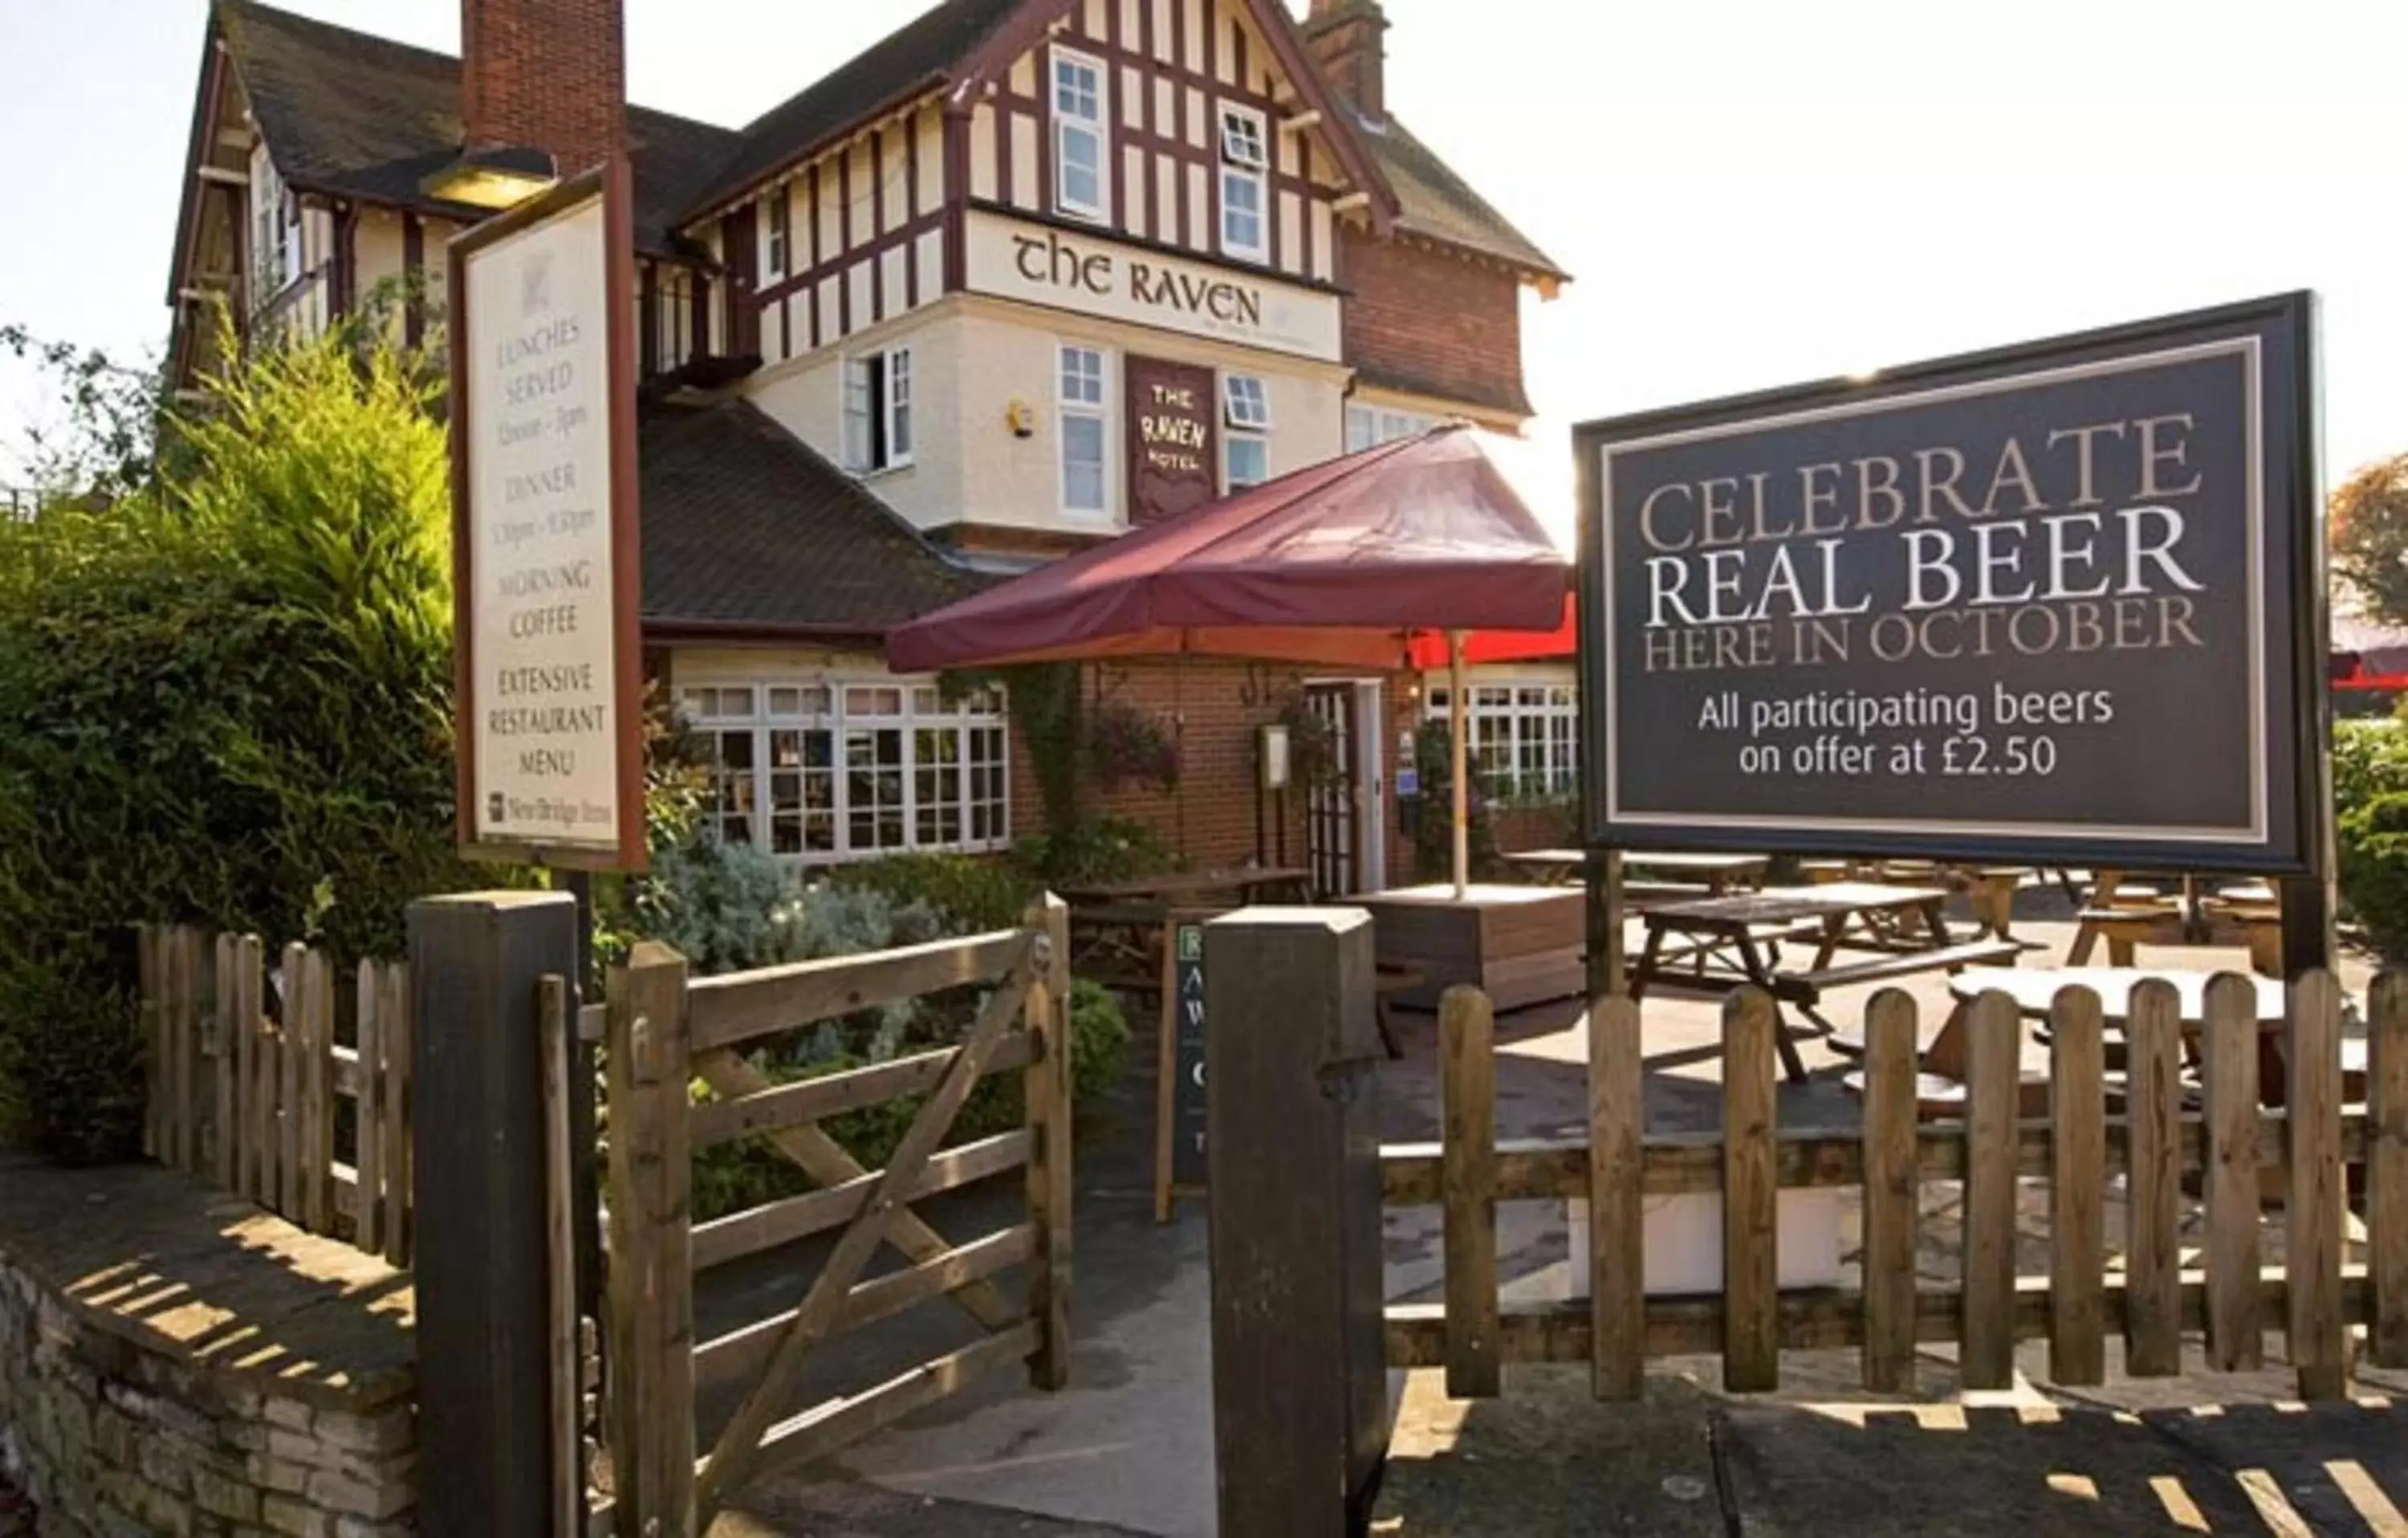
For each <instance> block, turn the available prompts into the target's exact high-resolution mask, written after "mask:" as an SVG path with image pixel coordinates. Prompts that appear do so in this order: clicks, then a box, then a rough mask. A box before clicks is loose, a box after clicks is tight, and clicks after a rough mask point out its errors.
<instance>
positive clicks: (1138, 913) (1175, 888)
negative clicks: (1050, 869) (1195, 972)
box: [1056, 865, 1312, 993]
mask: <svg viewBox="0 0 2408 1538" xmlns="http://www.w3.org/2000/svg"><path fill="white" fill-rule="evenodd" d="M1056 895H1057V896H1059V897H1060V898H1062V900H1063V901H1064V902H1066V903H1068V905H1069V909H1070V970H1071V972H1072V973H1073V974H1074V975H1076V976H1080V977H1086V978H1092V979H1094V980H1095V981H1097V982H1098V983H1102V984H1105V985H1108V986H1113V987H1119V988H1124V989H1126V990H1128V991H1130V992H1134V993H1146V992H1150V991H1152V990H1153V989H1154V988H1157V987H1159V986H1160V985H1161V976H1162V936H1163V930H1164V927H1165V926H1167V925H1168V923H1169V921H1170V915H1171V913H1172V912H1173V911H1174V910H1176V911H1181V912H1185V911H1188V910H1193V909H1212V910H1220V909H1227V908H1236V907H1242V906H1244V905H1245V904H1247V903H1251V902H1259V901H1263V900H1265V899H1266V898H1269V899H1273V900H1281V899H1284V900H1287V901H1293V902H1306V901H1310V900H1311V899H1312V871H1311V870H1306V869H1304V868H1303V867H1301V866H1286V865H1273V866H1243V867H1238V868H1235V869H1231V870H1177V871H1168V872H1166V873H1164V874H1162V875H1157V876H1139V877H1135V878H1132V879H1130V880H1126V881H1112V882H1091V883H1088V884H1084V885H1077V886H1067V887H1064V888H1062V889H1061V890H1060V891H1059V892H1058V893H1057V894H1056ZM1215 898H1234V899H1235V900H1233V901H1231V900H1220V901H1216V900H1213V899H1215Z"/></svg>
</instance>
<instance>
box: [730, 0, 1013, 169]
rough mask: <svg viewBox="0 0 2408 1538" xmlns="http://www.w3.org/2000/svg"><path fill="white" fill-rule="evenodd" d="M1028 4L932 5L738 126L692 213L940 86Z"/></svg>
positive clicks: (1006, 0)
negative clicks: (733, 146) (734, 139)
mask: <svg viewBox="0 0 2408 1538" xmlns="http://www.w3.org/2000/svg"><path fill="white" fill-rule="evenodd" d="M1027 3H1028V0H940V3H939V5H938V6H937V7H936V8H935V9H933V10H929V11H925V12H923V13H922V14H921V15H920V16H919V17H917V18H915V19H914V20H912V21H911V22H908V23H906V24H905V25H904V26H903V27H901V28H900V29H898V30H896V31H895V32H890V33H888V34H887V35H886V36H884V37H882V38H881V39H879V40H878V41H877V42H875V43H872V44H871V45H870V46H869V47H868V48H867V49H865V50H862V51H861V52H859V53H857V54H855V55H853V58H852V59H850V60H848V61H847V62H845V63H844V64H841V65H838V66H837V67H836V68H834V69H832V70H830V71H828V73H826V74H825V75H823V76H821V77H820V78H819V79H816V80H814V81H812V82H811V83H810V85H807V86H805V87H804V88H803V89H802V90H800V91H798V92H796V93H795V94H794V95H792V96H789V97H787V98H786V99H785V100H784V101H782V102H780V103H779V104H778V105H777V106H775V107H773V108H769V110H767V112H764V113H762V114H761V115H760V116H759V117H757V118H755V119H753V121H752V122H749V123H747V124H745V125H744V128H743V129H742V131H741V132H740V133H739V134H738V136H737V141H738V147H737V149H736V151H735V152H734V153H733V154H732V155H731V156H730V157H729V158H728V159H727V160H726V161H725V162H724V163H723V164H722V165H720V167H719V170H718V174H717V175H716V176H714V177H712V178H711V179H710V184H709V186H708V187H706V188H704V189H702V190H701V191H700V192H699V193H698V194H697V195H696V196H695V199H694V205H695V212H702V211H706V210H707V209H708V208H710V206H711V205H712V204H715V203H717V202H719V201H721V200H722V199H724V198H728V197H732V196H734V195H735V194H738V193H740V192H742V191H744V190H745V189H746V188H747V187H749V186H751V185H752V184H753V182H754V181H756V180H760V179H761V178H763V177H765V176H767V175H769V174H771V173H772V172H775V171H777V170H779V169H780V168H781V167H782V166H784V165H787V164H789V163H790V162H792V161H795V160H798V159H801V158H802V157H804V156H805V155H807V154H809V153H810V151H812V150H813V149H814V148H816V147H817V146H819V145H820V144H822V143H824V142H825V141H827V140H828V139H830V138H831V137H835V136H836V135H838V134H839V133H842V132H843V131H845V130H846V129H849V128H851V127H852V126H853V125H854V124H855V123H858V122H861V121H862V120H863V119H864V118H867V117H869V116H871V115H872V114H873V113H875V112H876V111H877V110H878V109H879V108H882V107H893V106H899V105H901V104H902V103H903V102H905V101H908V100H910V98H911V97H913V96H917V95H920V94H922V93H925V92H927V91H932V90H934V89H936V88H937V87H938V86H939V85H941V84H943V83H944V82H945V81H946V79H949V78H950V77H951V76H952V75H953V72H954V71H956V70H957V69H959V68H960V67H961V66H962V65H964V64H965V63H966V62H967V61H968V60H969V59H971V58H972V57H974V56H975V55H976V54H977V53H978V52H979V50H981V49H982V47H983V46H984V45H985V44H986V43H987V41H988V40H989V39H990V38H992V37H994V36H996V34H997V33H998V32H999V31H1001V30H1002V29H1003V27H1004V25H1005V23H1006V22H1010V21H1011V19H1012V15H1013V13H1014V12H1016V11H1018V10H1019V9H1020V8H1021V7H1023V6H1024V5H1025V4H1027Z"/></svg>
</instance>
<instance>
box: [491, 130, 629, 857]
mask: <svg viewBox="0 0 2408 1538" xmlns="http://www.w3.org/2000/svg"><path fill="white" fill-rule="evenodd" d="M630 219H631V215H630V202H629V194H628V185H627V172H626V168H625V165H624V162H622V163H619V164H616V165H613V166H611V167H609V168H608V169H606V170H598V171H595V172H592V173H589V174H588V175H585V176H582V177H579V178H577V179H576V180H571V181H566V182H563V183H561V184H560V185H559V186H557V187H554V188H552V190H551V191H549V192H546V193H544V194H540V195H538V196H537V197H535V198H532V199H530V200H528V201H527V202H525V203H523V204H520V205H519V206H517V207H516V208H511V209H510V210H509V212H506V213H503V214H500V215H497V216H496V217H495V218H493V219H490V220H488V221H486V222H485V223H482V224H480V225H478V226H477V227H476V228H474V229H472V230H469V231H467V232H466V233H465V234H463V235H461V236H459V237H456V238H455V239H453V241H452V245H451V248H450V266H451V316H452V338H451V344H452V575H453V588H454V592H453V603H454V611H455V628H454V638H453V646H454V649H455V651H456V653H457V656H458V673H459V676H458V690H459V723H460V724H459V731H458V745H457V752H458V755H459V758H458V766H457V779H458V783H459V819H460V837H461V841H462V842H463V844H464V845H465V846H466V848H467V849H468V851H469V852H470V853H471V854H475V855H482V856H486V857H492V858H500V859H516V860H526V861H535V862H540V863H542V864H546V865H552V866H566V867H578V868H585V869H595V870H641V869H643V865H644V766H643V744H642V730H641V728H642V722H641V719H640V717H641V708H640V703H639V702H640V700H641V698H642V695H643V674H642V655H641V653H640V650H639V644H640V643H639V640H638V628H637V626H638V605H639V602H640V582H639V572H638V544H637V524H636V517H637V511H636V460H635V454H636V430H635V334H634V327H633V324H632V317H633V314H634V299H633V297H632V295H633V292H634V289H633V282H634V280H633V276H632V274H633V265H634V239H633V234H632V225H631V223H630Z"/></svg>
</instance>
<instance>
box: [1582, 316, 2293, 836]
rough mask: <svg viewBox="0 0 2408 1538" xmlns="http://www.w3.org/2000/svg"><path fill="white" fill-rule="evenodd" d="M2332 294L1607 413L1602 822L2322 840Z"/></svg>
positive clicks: (1593, 639)
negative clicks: (2325, 464)
mask: <svg viewBox="0 0 2408 1538" xmlns="http://www.w3.org/2000/svg"><path fill="white" fill-rule="evenodd" d="M2313 324H2314V317H2313V313H2312V309H2311V301H2310V298H2309V296H2308V295H2286V296H2283V297H2280V298H2275V299H2270V300H2265V301H2262V302H2258V303H2253V304H2247V305H2241V306H2235V307H2232V308H2230V309H2219V310H2213V311H2205V312H2201V313H2197V314H2191V315H2183V316H2176V317H2172V318H2170V319H2167V320H2162V321H2155V322H2149V323H2143V324H2141V325H2135V326H2129V327H2125V328H2121V329H2118V330H2114V331H2107V332H2098V333H2092V334H2088V335H2085V336H2078V337H2071V338H2062V339H2059V340H2056V341H2050V342H2043V343H2039V344H2035V345H2031V346H2027V347H2019V348H2014V349H2010V350H2006V351H2001V352H1989V353H1984V354H1980V355H1977V356H1972V357H1966V358H1958V359H1952V360H1948V361H1944V362H1940V363H1932V364H1924V365H1918V366H1915V367H1908V368H1902V369H1898V370H1893V371H1889V372H1886V373H1884V374H1882V375H1879V376H1876V377H1875V378H1873V379H1871V380H1869V381H1841V382H1833V383H1828V384H1821V385H1812V386H1807V387H1804V388H1800V389H1796V390H1787V391H1780V392H1775V393H1772V394H1769V395H1755V396H1749V397H1746V398H1743V399H1738V400H1730V401H1723V402H1717V403H1714V404H1711V405H1705V406H1698V407H1689V408H1682V409H1679V410H1669V411H1660V412H1654V413H1650V414H1648V415H1645V416H1641V417H1628V418H1623V419H1619V420H1615V421H1609V422H1599V423H1592V424H1587V425H1585V426H1583V427H1581V428H1580V429H1578V430H1577V432H1576V434H1575V443H1576V447H1577V453H1578V455H1579V459H1580V467H1581V474H1582V491H1583V504H1584V506H1583V517H1584V528H1583V537H1584V546H1583V549H1584V555H1583V562H1582V582H1583V594H1582V620H1583V625H1584V634H1583V636H1582V648H1581V655H1582V664H1583V669H1584V671H1583V688H1584V697H1586V699H1587V700H1588V701H1589V709H1588V712H1587V722H1586V726H1585V731H1586V742H1585V751H1586V753H1587V755H1588V757H1587V762H1588V763H1589V764H1590V765H1592V766H1594V772H1593V773H1592V774H1591V775H1590V776H1589V781H1588V785H1587V831H1588V837H1589V840H1590V842H1591V843H1592V844H1597V845H1601V846H1607V847H1620V846H1623V845H1627V844H1632V843H1646V844H1650V845H1658V846H1675V845H1678V846H1686V847H1690V848H1698V849H1756V848H1773V849H1789V850H1800V851H1827V852H1833V853H1849V854H1866V855H1879V854H1887V853H1900V854H1905V853H1915V854H1944V855H1958V856H1965V857H1974V858H1994V859H2019V860H2035V861H2039V860H2053V859H2063V858H2067V857H2071V856H2074V855H2079V856H2080V857H2081V858H2083V859H2085V860H2096V861H2105V860H2109V859H2111V858H2112V859H2114V860H2117V861H2120V862H2121V863H2125V864H2128V865H2134V866H2150V865H2164V866H2172V867H2179V868H2187V869H2201V868H2210V869H2218V870H2238V869H2246V870H2262V871H2267V872H2272V873H2277V874H2304V873H2310V872H2313V871H2315V870H2317V869H2318V868H2319V867H2320V865H2321V863H2322V856H2321V843H2322V831H2321V811H2320V808H2321V803H2322V796H2321V789H2320V787H2321V771H2320V769H2319V768H2318V763H2319V760H2318V758H2317V757H2316V755H2317V754H2318V753H2319V752H2320V751H2321V744H2322V729H2323V728H2322V725H2321V712H2322V707H2323V687H2324V667H2323V663H2324V658H2323V650H2324V640H2323V638H2324V634H2325V628H2324V615H2323V599H2322V594H2323V582H2324V575H2323V569H2324V568H2323V559H2322V551H2321V546H2320V523H2319V520H2318V517H2317V501H2316V497H2317V487H2316V467H2315V436H2314V410H2315V408H2314V401H2313V380H2314V377H2315V376H2314V365H2313V357H2312V346H2313V337H2312V332H2313Z"/></svg>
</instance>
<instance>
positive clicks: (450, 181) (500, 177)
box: [418, 145, 560, 208]
mask: <svg viewBox="0 0 2408 1538" xmlns="http://www.w3.org/2000/svg"><path fill="white" fill-rule="evenodd" d="M558 180H560V177H559V174H558V169H557V167H556V166H555V165H553V163H552V156H550V155H549V154H546V153H545V152H544V151H541V150H524V149H515V148H512V147H509V146H507V145H504V146H498V147H495V148H490V149H481V150H467V151H462V152H461V155H460V158H459V159H458V160H455V161H453V162H452V164H451V165H446V166H445V167H443V169H441V170H439V171H437V172H436V173H435V174H434V175H432V176H430V177H428V178H427V179H426V180H423V181H422V182H420V183H419V184H418V185H419V190H420V191H422V192H423V193H425V194H426V195H427V196H429V197H437V198H441V199H442V200H443V201H444V202H446V203H466V204H467V205H468V206H470V207H471V208H510V207H512V206H514V205H516V204H520V203H523V202H525V201H526V200H527V199H528V198H530V197H533V196H535V194H538V193H539V192H542V191H544V190H545V189H546V188H548V187H550V186H552V183H554V182H556V181H558Z"/></svg>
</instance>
